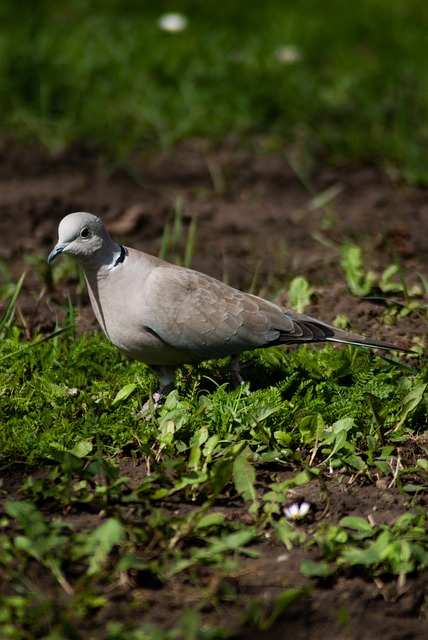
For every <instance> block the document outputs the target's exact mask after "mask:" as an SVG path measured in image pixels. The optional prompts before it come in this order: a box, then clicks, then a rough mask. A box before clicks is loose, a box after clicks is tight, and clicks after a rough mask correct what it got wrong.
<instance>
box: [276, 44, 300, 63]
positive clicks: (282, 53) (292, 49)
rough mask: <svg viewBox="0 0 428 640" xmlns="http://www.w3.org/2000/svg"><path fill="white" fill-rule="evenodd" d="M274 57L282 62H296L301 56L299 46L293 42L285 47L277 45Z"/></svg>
mask: <svg viewBox="0 0 428 640" xmlns="http://www.w3.org/2000/svg"><path fill="white" fill-rule="evenodd" d="M275 57H276V58H277V59H278V60H279V61H280V62H282V63H283V64H296V62H300V61H301V60H302V58H303V54H302V51H301V49H299V47H296V46H295V45H294V44H287V45H286V46H285V47H279V48H278V49H277V50H276V51H275Z"/></svg>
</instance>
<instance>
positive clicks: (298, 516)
mask: <svg viewBox="0 0 428 640" xmlns="http://www.w3.org/2000/svg"><path fill="white" fill-rule="evenodd" d="M311 509H312V505H311V503H310V502H306V501H303V502H293V504H290V506H289V507H284V510H283V511H284V515H285V517H286V518H287V519H288V520H303V519H304V518H305V517H306V516H307V515H308V513H309V512H310V510H311Z"/></svg>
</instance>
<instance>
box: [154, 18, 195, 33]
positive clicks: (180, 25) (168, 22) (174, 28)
mask: <svg viewBox="0 0 428 640" xmlns="http://www.w3.org/2000/svg"><path fill="white" fill-rule="evenodd" d="M187 23H188V20H187V18H186V16H183V14H181V13H164V14H163V15H162V16H161V17H160V18H159V20H158V27H159V29H162V30H163V31H168V32H169V33H178V32H179V31H184V29H186V27H187Z"/></svg>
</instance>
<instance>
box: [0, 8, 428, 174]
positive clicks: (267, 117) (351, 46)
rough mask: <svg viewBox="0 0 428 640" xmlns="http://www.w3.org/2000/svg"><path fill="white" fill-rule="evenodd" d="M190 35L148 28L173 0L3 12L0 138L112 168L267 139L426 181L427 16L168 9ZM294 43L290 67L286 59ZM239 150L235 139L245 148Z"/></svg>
mask: <svg viewBox="0 0 428 640" xmlns="http://www.w3.org/2000/svg"><path fill="white" fill-rule="evenodd" d="M173 9H174V10H178V11H181V12H182V13H184V14H185V15H186V16H187V18H188V20H189V23H188V28H187V29H186V30H185V31H183V32H181V33H178V34H168V33H165V32H163V31H161V30H160V29H159V28H158V26H157V19H158V17H159V16H160V14H161V13H162V12H163V11H167V10H169V11H170V10H171V3H166V2H160V3H156V4H153V3H151V2H147V1H146V2H139V3H131V2H129V1H127V0H110V1H109V2H93V3H90V4H87V3H83V2H72V1H71V0H70V1H65V2H62V3H57V2H53V1H52V0H40V1H39V2H37V3H34V2H31V1H26V2H22V3H20V4H19V5H16V4H13V3H3V4H2V7H1V8H0V19H1V23H2V25H3V29H2V33H1V36H0V74H1V77H2V83H1V87H0V117H1V123H2V128H3V131H4V134H7V136H10V135H12V136H13V137H14V138H15V139H26V140H28V139H32V140H36V141H38V142H39V143H41V144H43V145H44V146H46V147H47V148H48V149H49V150H50V151H51V152H53V153H55V152H57V151H59V150H61V149H63V148H65V147H67V146H68V145H70V144H75V143H79V144H84V145H95V146H96V147H98V148H99V149H101V150H103V151H104V152H106V153H107V154H109V155H110V156H112V157H114V158H115V159H119V160H120V159H123V158H126V157H128V156H129V155H130V154H131V153H132V152H135V151H138V152H139V151H143V152H144V153H146V152H147V151H155V150H157V149H159V148H168V147H170V146H171V145H174V144H175V143H177V142H178V141H180V140H182V139H186V138H188V137H189V136H202V137H204V138H206V139H208V140H211V141H212V142H214V143H215V142H216V141H219V140H223V139H224V138H225V137H228V136H230V135H233V136H236V135H238V136H240V137H241V138H242V139H243V140H245V138H248V137H252V136H254V135H260V134H262V135H263V138H264V150H265V151H270V150H282V149H284V148H290V146H287V145H292V146H293V147H294V148H296V147H297V149H298V151H299V158H300V160H299V162H300V164H301V165H302V166H303V169H304V170H305V171H307V170H308V169H310V168H311V167H312V166H313V163H314V162H315V161H316V157H317V154H318V153H319V152H320V151H322V153H323V157H325V154H327V156H328V157H329V158H330V159H335V161H337V162H343V161H349V160H358V159H363V160H372V161H375V162H378V163H381V164H382V165H385V166H387V167H389V168H396V169H397V168H398V170H399V172H400V173H401V175H402V176H404V177H405V179H407V180H410V181H415V182H416V181H421V182H427V180H428V164H427V160H426V153H425V150H426V145H427V138H428V126H427V123H428V118H427V116H428V100H427V96H428V79H427V74H426V69H425V66H426V65H425V61H426V59H427V57H428V39H427V38H426V30H427V26H428V8H427V7H426V6H425V4H424V3H422V2H420V0H397V1H396V2H394V3H393V4H392V5H391V2H388V0H361V1H360V2H355V3H352V4H350V5H347V6H346V9H345V7H344V4H343V2H342V1H341V0H327V1H326V2H323V3H320V2H318V1H316V0H305V2H300V3H296V2H294V3H286V2H283V1H282V0H270V2H267V3H258V4H257V3H256V4H255V3H252V4H251V5H249V4H248V3H245V2H239V1H238V2H232V3H226V4H219V3H217V2H212V1H208V2H204V3H201V2H194V1H192V0H187V1H186V0H182V1H180V0H177V2H175V3H174V6H173ZM284 47H292V48H294V49H292V52H293V51H294V53H295V54H296V55H295V61H294V62H291V63H285V62H283V61H281V55H280V52H281V50H282V49H284ZM243 143H244V142H243Z"/></svg>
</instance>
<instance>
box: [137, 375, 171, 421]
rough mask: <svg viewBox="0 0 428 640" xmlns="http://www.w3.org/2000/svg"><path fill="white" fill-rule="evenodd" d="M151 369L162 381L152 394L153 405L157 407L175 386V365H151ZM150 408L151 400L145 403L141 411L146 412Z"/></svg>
mask: <svg viewBox="0 0 428 640" xmlns="http://www.w3.org/2000/svg"><path fill="white" fill-rule="evenodd" d="M150 369H151V370H152V371H153V373H155V374H156V375H157V377H158V378H159V382H160V387H159V389H158V390H157V391H155V392H154V394H153V396H152V400H153V407H154V408H155V409H157V408H158V407H160V405H161V404H162V400H163V398H165V397H166V396H167V395H168V393H170V392H171V391H172V390H173V389H174V387H175V367H171V366H166V365H165V366H162V365H151V366H150ZM149 409H150V403H149V401H147V402H145V403H144V404H143V407H142V409H141V413H146V411H148V410H149Z"/></svg>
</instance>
